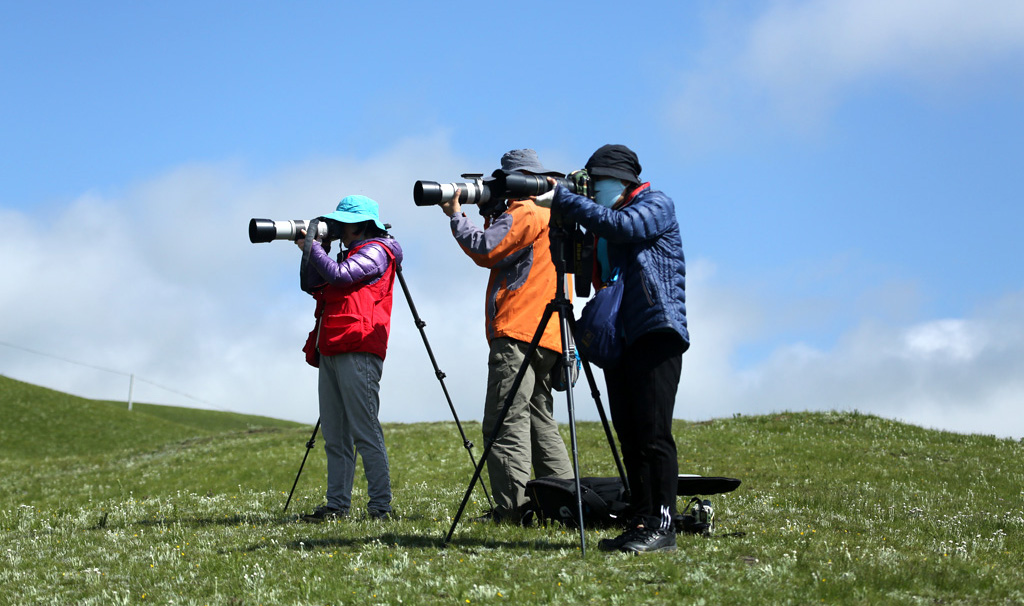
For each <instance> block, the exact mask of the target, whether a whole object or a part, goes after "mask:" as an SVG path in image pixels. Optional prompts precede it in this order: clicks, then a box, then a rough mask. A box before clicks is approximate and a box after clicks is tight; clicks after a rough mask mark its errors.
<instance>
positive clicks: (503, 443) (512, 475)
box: [483, 337, 573, 518]
mask: <svg viewBox="0 0 1024 606" xmlns="http://www.w3.org/2000/svg"><path fill="white" fill-rule="evenodd" d="M528 348H529V343H524V342H522V341H517V340H516V339H510V338H504V337H502V338H497V339H494V340H493V341H491V351H490V356H489V358H488V360H487V399H486V401H485V403H484V421H483V434H484V440H487V439H489V438H490V437H491V434H492V433H493V432H494V427H495V424H496V422H497V420H498V415H499V414H500V413H501V409H502V407H504V405H505V400H506V398H507V397H508V393H509V391H510V390H511V389H512V383H513V382H514V381H515V378H516V373H517V372H519V368H520V367H521V366H522V365H523V361H524V360H525V359H526V350H527V349H528ZM560 355H561V354H559V353H556V352H553V351H551V350H548V349H544V348H543V347H538V348H537V350H536V352H534V355H533V357H532V358H531V361H530V366H529V368H528V369H527V371H526V374H525V375H524V377H523V382H522V383H521V384H520V386H519V391H518V392H516V396H515V398H514V399H513V401H512V406H511V407H509V411H508V415H507V416H506V417H505V422H504V423H503V424H502V428H501V431H500V432H499V433H498V436H497V437H496V438H495V440H494V445H493V446H492V448H491V452H490V454H488V456H487V473H488V476H489V477H490V480H491V496H493V497H494V501H495V505H496V508H497V511H496V512H495V514H496V515H497V516H498V517H513V518H514V517H515V516H518V515H519V514H520V513H521V511H520V508H521V507H522V506H523V505H524V504H525V502H526V482H527V481H529V479H530V469H531V466H532V467H533V468H534V469H535V470H536V473H537V477H538V478H543V477H556V478H571V477H573V472H572V465H571V464H570V463H569V455H568V453H567V452H566V449H565V442H564V441H563V440H562V436H561V434H559V433H558V424H557V423H555V419H554V417H553V416H552V403H553V401H552V397H551V369H552V368H554V366H555V364H556V363H557V362H558V359H559V357H560Z"/></svg>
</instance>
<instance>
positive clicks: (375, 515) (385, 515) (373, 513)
mask: <svg viewBox="0 0 1024 606" xmlns="http://www.w3.org/2000/svg"><path fill="white" fill-rule="evenodd" d="M368 515H369V516H370V519H371V520H390V519H391V512H390V511H381V510H379V509H371V510H370V511H369V513H368Z"/></svg>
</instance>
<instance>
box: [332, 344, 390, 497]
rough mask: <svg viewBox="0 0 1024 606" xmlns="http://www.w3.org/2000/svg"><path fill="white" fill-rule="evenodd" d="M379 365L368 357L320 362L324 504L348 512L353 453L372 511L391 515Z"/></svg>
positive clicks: (338, 357) (381, 364) (351, 355)
mask: <svg viewBox="0 0 1024 606" xmlns="http://www.w3.org/2000/svg"><path fill="white" fill-rule="evenodd" d="M383 368H384V361H383V360H381V359H380V358H379V357H377V356H375V355H373V354H370V353H362V352H357V353H345V354H338V355H335V356H321V357H320V384H319V391H320V427H321V429H322V431H323V436H324V452H325V453H326V454H327V504H328V505H329V506H331V507H336V508H338V509H344V510H348V509H349V507H350V506H351V504H352V482H353V480H354V478H355V473H356V454H357V453H358V454H359V456H361V457H362V458H363V472H364V473H365V474H366V483H367V493H368V494H369V497H370V502H369V504H368V505H367V509H368V510H369V511H371V512H380V511H391V472H390V469H389V467H388V453H387V451H386V450H385V449H384V432H383V431H382V430H381V427H380V421H379V420H378V419H377V414H378V412H379V411H380V376H381V372H382V370H383Z"/></svg>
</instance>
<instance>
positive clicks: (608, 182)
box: [594, 179, 626, 208]
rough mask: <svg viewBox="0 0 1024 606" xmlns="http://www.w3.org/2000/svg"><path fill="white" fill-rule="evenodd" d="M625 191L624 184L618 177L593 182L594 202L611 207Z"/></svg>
mask: <svg viewBox="0 0 1024 606" xmlns="http://www.w3.org/2000/svg"><path fill="white" fill-rule="evenodd" d="M624 191H626V184H625V183H623V182H622V181H619V180H618V179H598V180H597V181H595V182H594V202H597V203H598V204H600V205H601V206H603V207H605V208H611V207H612V206H614V205H615V203H616V202H618V201H619V198H621V197H622V192H624Z"/></svg>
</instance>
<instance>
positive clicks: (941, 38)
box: [670, 0, 1024, 137]
mask: <svg viewBox="0 0 1024 606" xmlns="http://www.w3.org/2000/svg"><path fill="white" fill-rule="evenodd" d="M728 21H729V24H728V25H727V26H720V28H721V32H722V34H723V35H721V36H714V37H712V38H711V39H712V40H713V42H712V43H711V45H710V46H709V47H708V48H706V49H705V50H704V51H703V53H702V54H701V55H700V56H699V57H697V58H696V60H695V65H696V66H695V68H693V69H691V70H690V71H688V72H687V73H685V74H683V75H682V76H681V78H680V80H679V81H678V82H677V83H676V87H675V92H674V95H675V100H674V102H673V103H672V105H671V110H670V113H671V115H672V117H673V120H674V121H675V122H676V123H677V124H678V125H679V126H680V127H682V128H684V129H686V130H688V131H691V132H692V133H694V134H701V133H703V134H705V135H708V134H709V133H715V135H716V136H717V137H721V136H723V134H725V135H728V133H730V132H732V133H733V135H735V134H737V133H739V132H742V131H744V130H747V129H749V128H750V127H752V126H762V127H763V126H766V125H768V124H771V123H773V122H774V121H775V120H776V119H777V118H779V117H782V118H783V119H784V120H785V123H786V125H787V126H788V127H796V128H800V129H806V128H814V127H815V126H816V125H817V124H818V123H819V122H820V120H821V118H822V117H823V116H824V115H826V114H827V112H828V111H829V110H830V109H831V108H832V107H833V106H834V105H835V104H836V103H837V102H839V101H841V99H842V97H843V95H845V94H848V93H849V92H851V91H852V90H857V89H858V87H861V86H863V85H865V84H866V83H872V82H876V81H878V80H879V79H894V80H897V81H907V82H913V83H916V84H917V85H920V86H924V87H925V88H936V87H937V88H938V89H939V90H940V91H942V92H941V94H942V95H947V94H949V92H950V91H951V90H953V89H954V87H953V86H951V85H952V84H954V83H955V82H959V81H962V79H963V78H964V77H973V76H974V75H976V74H977V73H978V72H982V73H984V72H985V71H986V68H987V66H989V65H992V64H995V63H998V62H1002V61H1018V62H1019V61H1020V60H1021V59H1022V58H1024V4H1022V3H1020V2H1016V1H1015V0H997V1H993V2H984V3H969V2H960V1H958V0H908V1H902V2H891V1H887V0H829V1H822V0H815V1H808V2H776V3H774V4H772V5H771V7H770V8H769V10H767V11H765V12H764V13H763V14H760V15H758V16H757V17H756V18H755V19H753V20H752V21H744V20H742V19H739V18H732V19H729V20H728ZM718 39H721V40H723V41H722V42H714V40H718ZM765 108H770V109H773V110H774V111H772V112H767V113H766V112H765V111H764V110H765ZM740 115H746V116H760V119H762V120H764V121H765V123H764V124H759V125H755V124H737V123H736V120H737V119H739V118H738V116H740ZM747 119H750V118H747Z"/></svg>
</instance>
